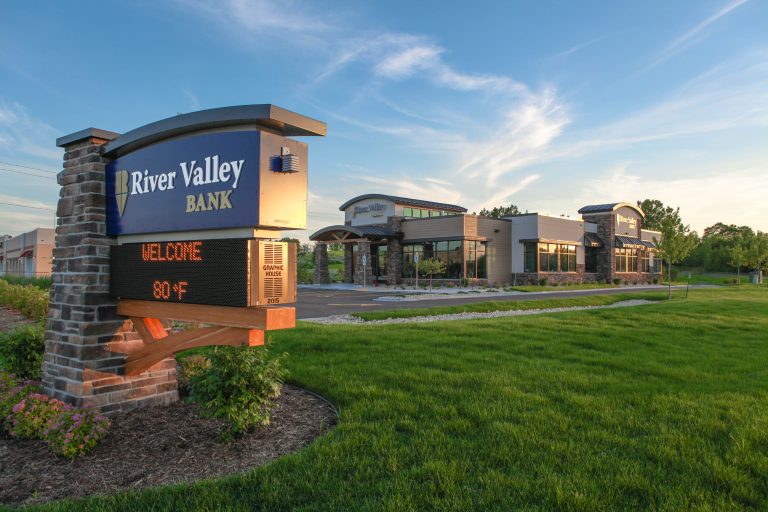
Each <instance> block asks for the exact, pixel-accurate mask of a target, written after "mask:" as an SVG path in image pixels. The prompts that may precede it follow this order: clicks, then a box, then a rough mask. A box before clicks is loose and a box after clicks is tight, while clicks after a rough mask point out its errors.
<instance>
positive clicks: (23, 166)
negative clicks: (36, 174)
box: [0, 162, 59, 174]
mask: <svg viewBox="0 0 768 512" xmlns="http://www.w3.org/2000/svg"><path fill="white" fill-rule="evenodd" d="M0 164H5V165H12V166H14V167H22V168H24V169H32V170H33V171H43V172H52V173H53V174H58V173H59V171H52V170H50V169H42V168H40V167H30V166H28V165H21V164H14V163H11V162H0Z"/></svg>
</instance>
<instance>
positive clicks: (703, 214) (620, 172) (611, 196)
mask: <svg viewBox="0 0 768 512" xmlns="http://www.w3.org/2000/svg"><path fill="white" fill-rule="evenodd" d="M629 167H630V164H622V165H619V166H617V167H615V168H613V169H610V170H609V171H607V172H606V173H604V174H603V175H602V176H600V177H598V178H596V179H593V180H589V181H587V182H585V183H584V185H583V187H582V189H581V190H580V191H579V192H578V193H577V199H575V200H574V202H573V204H572V207H573V208H574V209H576V208H578V207H579V206H583V205H585V204H596V203H601V202H613V201H618V200H626V201H635V200H642V199H648V198H650V199H658V200H660V201H661V202H663V203H664V204H667V205H670V206H673V207H678V206H679V207H680V214H681V216H682V218H683V221H684V222H686V223H690V225H691V228H692V229H695V230H696V231H698V232H699V234H701V233H702V232H703V230H704V228H705V227H707V226H711V225H713V224H715V223H716V222H724V223H726V224H738V225H750V226H752V227H753V228H755V229H760V230H763V231H768V220H766V219H768V201H766V200H765V198H766V197H768V180H767V179H766V176H768V167H766V166H765V165H762V166H757V167H751V168H743V169H737V170H729V171H728V172H717V171H713V170H709V169H708V170H706V172H705V171H701V172H699V173H697V174H698V175H697V176H695V177H675V176H674V175H669V176H668V177H656V178H649V175H651V172H649V170H647V169H641V168H638V169H635V170H634V171H630V170H629ZM755 219H762V225H755Z"/></svg>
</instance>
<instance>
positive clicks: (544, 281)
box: [539, 277, 547, 286]
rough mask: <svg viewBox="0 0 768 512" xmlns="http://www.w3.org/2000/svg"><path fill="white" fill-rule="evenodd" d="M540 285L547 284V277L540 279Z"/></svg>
mask: <svg viewBox="0 0 768 512" xmlns="http://www.w3.org/2000/svg"><path fill="white" fill-rule="evenodd" d="M539 286H547V278H546V277H542V278H540V279H539Z"/></svg>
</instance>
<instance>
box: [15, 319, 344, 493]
mask: <svg viewBox="0 0 768 512" xmlns="http://www.w3.org/2000/svg"><path fill="white" fill-rule="evenodd" d="M25 323H32V321H30V320H27V319H25V318H24V317H23V316H22V315H20V314H19V313H18V312H16V311H14V310H12V309H8V308H4V307H2V306H0V331H5V332H8V331H11V330H13V329H14V328H15V327H17V326H19V325H21V324H25ZM336 421H337V416H336V411H335V410H334V409H333V407H332V406H331V405H330V404H329V403H328V402H326V401H325V400H323V399H321V398H319V397H317V396H316V395H314V394H312V393H310V392H308V391H306V390H303V389H301V388H298V387H295V386H291V385H288V384H286V385H284V386H283V392H282V394H281V396H280V398H279V399H278V400H277V407H276V408H275V410H274V412H273V414H272V419H271V422H270V424H269V426H267V427H262V428H259V429H256V430H254V431H253V432H251V433H248V434H246V435H244V436H242V437H241V438H239V439H236V440H235V441H232V442H228V443H227V442H222V441H220V440H219V434H220V433H221V432H222V431H224V429H225V428H224V423H223V422H221V421H218V420H213V419H205V418H201V417H200V415H199V408H198V407H197V405H195V404H190V403H186V402H184V401H180V402H177V403H175V404H172V405H169V406H167V407H149V408H146V409H138V410H134V411H132V412H131V413H129V414H125V415H122V416H118V417H116V418H115V419H113V421H112V427H111V428H110V431H109V435H108V436H107V438H106V439H104V440H103V441H102V442H101V444H99V445H98V446H97V447H96V448H95V449H94V450H93V451H92V452H91V453H89V454H88V455H85V456H83V457H80V458H78V459H76V460H74V461H70V460H69V459H65V458H63V457H58V456H56V455H54V454H53V453H52V452H51V450H50V449H49V448H48V445H47V444H45V443H44V442H43V441H21V440H16V439H13V438H11V437H9V436H8V435H7V434H6V433H5V432H3V430H2V429H0V504H6V505H27V504H33V503H44V502H47V501H51V500H57V499H62V498H78V497H83V496H90V495H93V494H104V493H110V492H115V491H119V490H123V489H133V490H136V489H143V488H146V487H155V486H160V485H168V484H177V483H186V482H193V481H195V480H200V479H204V478H213V477H218V476H225V475H231V474H235V473H244V472H246V471H248V470H250V469H252V468H255V467H257V466H261V465H263V464H266V463H267V462H270V461H272V460H274V459H276V458H278V457H281V456H283V455H286V454H289V453H292V452H295V451H297V450H300V449H301V448H303V447H305V446H306V445H308V444H309V443H310V442H312V440H314V439H315V438H316V437H318V436H320V435H321V434H323V433H325V432H326V431H328V430H329V429H330V428H332V427H333V426H334V425H335V424H336Z"/></svg>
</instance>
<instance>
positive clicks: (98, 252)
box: [43, 128, 178, 415]
mask: <svg viewBox="0 0 768 512" xmlns="http://www.w3.org/2000/svg"><path fill="white" fill-rule="evenodd" d="M116 136H117V134H115V133H111V132H106V131H104V130H96V129H94V128H90V129H87V130H83V131H81V132H77V133H75V134H72V135H69V136H66V137H62V138H61V139H59V141H58V144H59V146H61V147H63V148H64V151H65V153H64V170H63V171H62V172H61V173H59V175H58V182H59V185H61V191H60V193H59V204H58V209H57V213H56V215H57V217H58V222H57V227H56V240H55V245H54V249H53V258H54V259H53V273H52V281H53V285H52V287H51V295H50V305H49V311H48V322H47V325H46V331H45V357H44V361H43V388H44V390H45V392H46V393H47V394H48V395H50V396H52V397H56V398H58V399H61V400H64V401H66V402H69V403H72V404H75V405H85V404H92V405H95V406H97V407H99V408H100V409H101V410H102V412H104V413H105V414H107V415H114V414H117V413H119V412H124V411H129V410H131V409H134V408H136V407H141V406H149V405H160V404H168V403H171V402H174V401H176V400H177V399H178V392H177V383H176V361H175V360H174V359H173V358H168V359H165V360H164V361H161V362H159V363H157V364H156V365H154V366H152V367H151V368H149V369H148V370H147V371H146V372H144V373H142V374H140V375H138V376H136V377H130V378H129V377H125V376H124V372H125V367H124V363H125V354H126V353H127V352H129V351H130V350H132V349H136V348H138V347H140V346H141V345H142V343H143V342H142V341H141V340H140V338H139V336H138V334H137V333H135V332H133V330H132V325H131V322H130V321H129V320H127V319H125V318H122V317H118V316H117V315H116V306H117V303H116V301H115V300H114V299H112V298H110V296H109V271H110V259H109V251H110V246H112V245H114V244H115V238H113V237H108V236H107V235H106V213H105V183H104V176H105V167H106V164H107V163H108V160H107V159H105V158H103V157H102V156H101V146H102V144H105V143H106V142H109V140H112V139H114V138H115V137H116Z"/></svg>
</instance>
